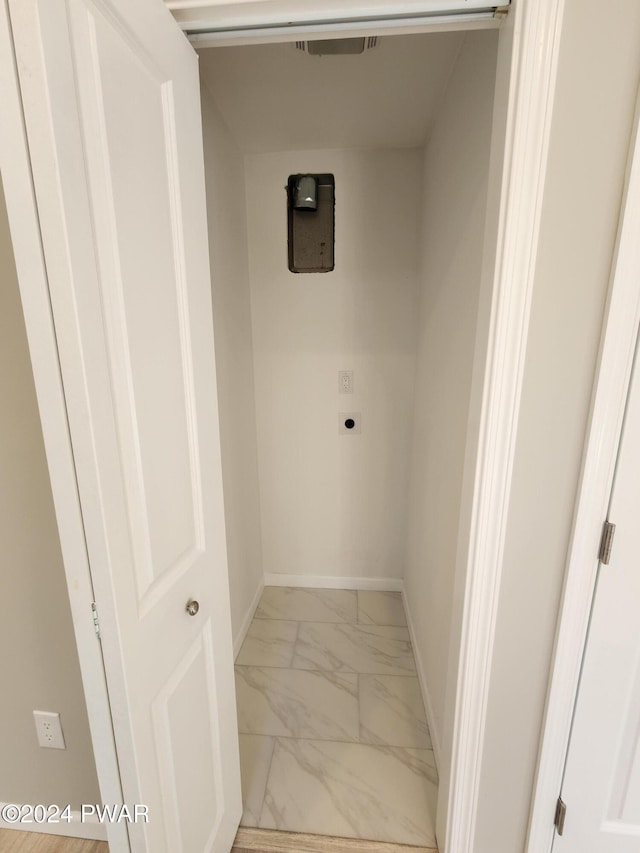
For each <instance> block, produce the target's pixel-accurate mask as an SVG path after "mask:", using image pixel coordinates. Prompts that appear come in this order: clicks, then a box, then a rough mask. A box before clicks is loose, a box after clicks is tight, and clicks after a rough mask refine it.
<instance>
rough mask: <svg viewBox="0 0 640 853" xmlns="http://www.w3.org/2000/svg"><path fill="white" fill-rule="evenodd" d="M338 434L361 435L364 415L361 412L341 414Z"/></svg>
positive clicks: (339, 415)
mask: <svg viewBox="0 0 640 853" xmlns="http://www.w3.org/2000/svg"><path fill="white" fill-rule="evenodd" d="M338 432H339V433H340V434H341V435H360V433H361V432H362V415H361V414H360V412H339V414H338Z"/></svg>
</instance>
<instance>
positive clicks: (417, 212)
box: [200, 30, 498, 848]
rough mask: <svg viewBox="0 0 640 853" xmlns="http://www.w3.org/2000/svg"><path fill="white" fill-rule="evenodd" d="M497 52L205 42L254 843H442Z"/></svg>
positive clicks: (410, 39) (230, 531)
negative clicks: (323, 242)
mask: <svg viewBox="0 0 640 853" xmlns="http://www.w3.org/2000/svg"><path fill="white" fill-rule="evenodd" d="M374 41H376V40H374ZM497 44H498V39H497V32H495V31H490V30H486V31H480V30H478V31H469V32H461V31H457V32H442V33H430V34H416V35H410V36H408V35H403V36H383V37H381V38H379V39H377V41H376V43H375V44H371V43H369V42H366V43H365V44H364V45H362V47H364V48H365V49H363V50H362V52H360V53H357V54H356V53H343V52H342V51H341V47H340V45H336V44H332V46H331V47H327V45H326V44H325V45H324V46H322V45H320V46H318V45H317V44H313V43H311V44H309V43H298V44H295V45H294V44H291V43H288V44H261V45H251V46H243V47H215V48H207V49H202V50H200V66H201V83H202V87H201V88H202V114H203V135H204V153H205V169H206V185H207V209H208V220H209V238H210V259H211V280H212V297H213V322H214V332H215V346H216V361H217V382H218V400H219V408H220V427H221V447H222V469H223V480H224V499H225V513H226V534H227V547H228V558H229V582H230V593H231V611H232V624H233V632H234V646H235V648H234V651H235V654H236V656H237V658H236V673H237V677H236V691H237V701H238V722H239V732H240V752H241V772H242V784H243V801H244V814H243V820H242V825H243V826H253V827H261V828H271V829H281V830H286V831H298V832H308V833H319V834H326V835H336V836H344V837H352V838H366V839H371V840H378V841H390V842H396V843H406V844H413V845H418V846H421V847H425V848H436V843H437V842H436V825H437V817H436V808H437V805H436V804H437V781H438V761H439V750H440V746H441V744H442V741H443V737H444V732H445V730H446V727H447V725H448V721H447V719H446V713H447V710H446V709H447V678H448V672H449V637H450V630H451V613H452V602H453V597H454V581H455V566H456V549H457V538H458V526H459V516H460V501H461V491H462V480H463V469H464V462H465V449H466V439H467V424H468V419H469V415H470V405H472V401H471V387H472V377H473V372H474V364H475V361H476V352H481V351H482V336H486V328H485V326H484V325H483V324H482V323H480V324H479V323H478V306H479V300H480V293H481V280H482V275H481V272H482V251H483V238H484V226H485V208H486V196H487V180H488V172H489V157H490V148H491V130H492V113H493V100H494V86H495V67H496V58H497ZM353 47H354V46H352V49H353ZM355 48H356V49H359V48H358V46H357V45H355ZM318 51H319V52H320V54H321V55H317V53H318ZM297 174H304V175H331V176H333V178H334V180H335V258H334V262H335V268H334V269H333V270H331V271H330V272H322V273H320V272H318V273H300V274H297V273H293V272H291V271H290V269H289V265H288V233H287V198H288V197H287V182H288V180H289V178H290V177H291V176H293V175H297ZM303 215H304V214H303ZM345 373H346V374H348V376H349V380H348V381H347V386H349V387H347V388H346V389H345V385H344V381H343V378H342V377H343V375H344V374H345ZM212 381H213V378H212ZM345 390H346V393H345ZM345 418H352V419H353V420H354V423H355V424H356V425H357V427H358V428H357V429H354V430H352V431H348V430H345V429H344V428H342V425H343V424H344V421H345Z"/></svg>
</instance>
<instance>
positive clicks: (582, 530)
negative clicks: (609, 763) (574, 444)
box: [526, 92, 640, 853]
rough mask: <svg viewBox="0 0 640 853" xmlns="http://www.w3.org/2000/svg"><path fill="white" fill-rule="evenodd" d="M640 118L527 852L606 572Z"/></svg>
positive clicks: (541, 817)
mask: <svg viewBox="0 0 640 853" xmlns="http://www.w3.org/2000/svg"><path fill="white" fill-rule="evenodd" d="M639 115H640V92H639V93H638V101H637V107H636V117H635V125H634V131H633V138H632V140H631V147H630V153H629V163H628V167H627V183H626V197H625V199H624V200H623V204H622V218H621V222H620V226H619V231H618V245H617V249H616V253H615V260H614V263H613V269H612V277H611V284H610V294H609V304H608V308H607V313H606V319H605V323H604V329H603V337H602V343H601V351H600V360H599V366H598V373H597V380H596V383H595V386H594V392H593V397H592V405H591V420H590V426H589V432H588V438H587V442H586V447H585V454H584V458H583V467H582V476H581V481H580V488H579V491H578V498H577V503H576V514H575V519H574V528H573V535H572V538H571V546H570V549H569V557H568V565H567V574H566V578H565V584H564V591H563V597H562V603H561V606H560V617H559V624H558V632H557V636H556V646H555V652H554V659H553V666H552V675H551V679H550V686H549V694H548V697H547V709H546V714H545V723H544V733H543V737H542V744H541V749H540V756H539V761H538V773H537V779H536V785H535V791H534V797H533V807H532V812H531V821H530V825H529V837H528V841H527V848H526V850H527V853H545V851H548V850H550V849H551V845H552V842H553V834H554V833H553V811H554V808H555V803H556V800H557V798H558V795H559V794H560V787H561V783H562V776H563V772H564V764H565V758H566V753H567V747H568V743H569V735H570V731H571V720H572V717H573V709H574V705H575V702H576V697H577V693H578V682H579V677H580V667H581V662H582V655H583V651H584V646H585V643H586V639H587V631H588V625H589V614H590V611H591V603H592V599H593V594H594V589H595V581H596V574H597V570H598V559H597V554H598V548H599V541H600V536H601V533H602V525H603V522H604V521H605V519H606V518H607V509H608V506H609V498H610V495H611V488H612V484H613V476H614V470H615V464H616V459H617V455H618V447H619V444H620V436H621V432H622V422H623V418H624V410H625V405H626V401H627V395H628V391H629V383H630V379H631V370H632V366H633V358H634V351H635V347H636V338H637V335H638V327H639V324H640V241H639V240H638V234H639V233H640V129H639ZM612 521H613V522H614V523H615V519H612Z"/></svg>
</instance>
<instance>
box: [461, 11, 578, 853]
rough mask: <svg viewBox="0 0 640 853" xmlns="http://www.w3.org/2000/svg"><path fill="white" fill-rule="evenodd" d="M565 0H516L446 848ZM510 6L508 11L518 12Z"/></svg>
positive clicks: (490, 607)
mask: <svg viewBox="0 0 640 853" xmlns="http://www.w3.org/2000/svg"><path fill="white" fill-rule="evenodd" d="M563 7H564V0H519V2H518V3H516V4H514V5H513V8H512V12H511V15H513V16H515V17H514V18H513V19H512V20H511V21H510V22H509V24H510V26H512V27H513V39H514V41H513V54H512V56H513V60H512V68H511V80H510V87H509V101H508V110H507V126H506V140H505V157H504V171H503V181H502V196H501V203H500V214H499V223H498V242H497V246H498V248H497V252H496V264H495V275H494V285H493V295H492V306H491V318H490V325H489V340H488V348H487V360H486V372H485V378H484V390H483V399H482V408H481V417H480V434H479V442H478V454H477V459H476V461H475V472H476V473H475V478H474V479H475V483H474V488H473V505H472V514H471V524H470V538H469V547H468V552H467V568H466V573H465V575H466V580H465V593H464V609H463V617H462V633H461V651H460V662H459V671H458V681H457V696H456V703H455V713H454V724H453V744H452V761H451V784H450V787H449V795H448V808H447V820H446V837H445V847H444V853H471V851H472V850H473V846H474V833H475V823H476V813H477V806H478V794H479V786H480V774H481V767H482V754H483V746H484V738H485V720H486V711H487V703H488V697H489V682H490V673H491V662H492V657H493V644H494V635H495V623H496V615H497V609H498V600H499V591H500V583H501V576H502V561H503V552H504V540H505V531H506V525H507V513H508V505H509V494H510V488H511V479H512V467H513V458H514V451H515V442H516V433H517V426H518V414H519V409H520V397H521V393H522V377H523V370H524V360H525V352H526V343H527V333H528V326H529V313H530V304H531V294H532V290H533V281H534V271H535V260H536V251H537V244H538V231H539V223H540V216H541V210H542V196H543V186H544V178H545V174H546V165H547V154H548V148H549V135H550V128H551V115H552V107H553V97H554V92H555V77H556V67H557V57H558V49H559V32H560V25H561V20H562V12H563ZM511 15H510V17H511Z"/></svg>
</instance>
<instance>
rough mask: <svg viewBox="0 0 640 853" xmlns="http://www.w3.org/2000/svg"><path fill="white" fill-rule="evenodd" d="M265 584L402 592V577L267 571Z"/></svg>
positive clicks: (306, 587) (303, 587)
mask: <svg viewBox="0 0 640 853" xmlns="http://www.w3.org/2000/svg"><path fill="white" fill-rule="evenodd" d="M264 585H265V586H298V587H301V588H302V589H379V590H383V591H384V592H402V586H403V582H402V579H401V578H354V577H344V578H340V577H331V576H330V575H281V574H279V573H275V572H273V573H272V572H267V573H266V574H265V576H264Z"/></svg>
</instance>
